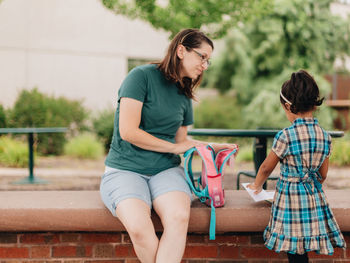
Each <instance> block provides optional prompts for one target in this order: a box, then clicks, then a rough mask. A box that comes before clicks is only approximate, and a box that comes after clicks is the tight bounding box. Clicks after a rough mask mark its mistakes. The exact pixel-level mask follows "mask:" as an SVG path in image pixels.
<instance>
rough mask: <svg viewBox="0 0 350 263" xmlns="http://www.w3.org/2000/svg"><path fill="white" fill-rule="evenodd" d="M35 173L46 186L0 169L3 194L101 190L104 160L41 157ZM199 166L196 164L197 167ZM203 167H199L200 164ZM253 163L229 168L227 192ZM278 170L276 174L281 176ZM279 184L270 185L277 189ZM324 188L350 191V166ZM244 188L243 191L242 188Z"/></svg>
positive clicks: (334, 172)
mask: <svg viewBox="0 0 350 263" xmlns="http://www.w3.org/2000/svg"><path fill="white" fill-rule="evenodd" d="M35 162H36V163H35V169H34V174H35V176H36V177H38V178H41V179H45V180H47V181H48V183H47V184H40V185H17V184H14V182H16V181H18V180H20V179H23V178H25V177H27V176H28V169H27V168H6V167H0V191H1V190H2V191H5V190H98V189H99V183H100V177H101V175H102V174H103V171H104V164H103V162H104V159H99V160H79V159H74V158H69V157H39V158H37V159H36V160H35ZM194 165H196V164H194ZM197 166H198V167H200V165H197ZM252 169H253V163H237V162H236V163H235V164H234V167H233V169H232V168H230V167H228V168H226V170H225V171H226V173H225V177H224V179H225V189H236V174H237V172H238V171H241V170H252ZM278 169H279V168H278V167H276V169H275V171H274V173H278ZM252 181H253V179H252V178H248V177H245V176H242V177H241V182H252ZM275 184H276V181H269V182H268V189H271V190H272V189H274V187H275ZM324 188H325V189H350V167H335V166H331V167H330V169H329V173H328V178H327V180H326V182H325V183H324ZM241 189H242V188H241Z"/></svg>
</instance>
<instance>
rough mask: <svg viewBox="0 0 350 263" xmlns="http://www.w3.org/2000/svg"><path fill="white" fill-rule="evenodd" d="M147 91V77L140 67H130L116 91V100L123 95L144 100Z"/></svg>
mask: <svg viewBox="0 0 350 263" xmlns="http://www.w3.org/2000/svg"><path fill="white" fill-rule="evenodd" d="M146 91H147V77H146V74H145V72H144V71H143V70H142V69H140V68H134V69H132V70H131V71H130V72H129V74H128V75H127V76H126V78H125V79H124V81H123V83H122V85H121V86H120V89H119V91H118V102H120V99H121V98H123V97H127V98H132V99H136V100H138V101H141V102H144V100H145V97H146Z"/></svg>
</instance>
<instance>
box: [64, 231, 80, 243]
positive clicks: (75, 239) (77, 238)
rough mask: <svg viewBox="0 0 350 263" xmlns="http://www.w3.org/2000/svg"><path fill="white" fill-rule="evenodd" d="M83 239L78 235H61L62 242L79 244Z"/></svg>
mask: <svg viewBox="0 0 350 263" xmlns="http://www.w3.org/2000/svg"><path fill="white" fill-rule="evenodd" d="M80 239H81V235H80V234H77V233H64V234H61V235H60V240H61V242H72V243H73V242H78V241H80Z"/></svg>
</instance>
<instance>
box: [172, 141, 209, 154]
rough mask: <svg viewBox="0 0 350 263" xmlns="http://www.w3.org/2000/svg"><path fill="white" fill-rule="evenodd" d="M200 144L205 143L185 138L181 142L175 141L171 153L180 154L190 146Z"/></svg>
mask: <svg viewBox="0 0 350 263" xmlns="http://www.w3.org/2000/svg"><path fill="white" fill-rule="evenodd" d="M202 145H205V144H203V143H201V142H197V141H191V140H185V141H182V142H178V143H175V144H174V149H173V151H172V153H174V154H181V153H184V152H186V151H187V150H189V149H191V148H192V147H196V146H202Z"/></svg>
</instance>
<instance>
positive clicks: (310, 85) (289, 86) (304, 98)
mask: <svg viewBox="0 0 350 263" xmlns="http://www.w3.org/2000/svg"><path fill="white" fill-rule="evenodd" d="M281 92H282V94H283V96H284V97H285V98H286V99H287V100H289V102H291V103H292V104H291V105H290V110H291V112H292V113H294V114H297V113H303V112H307V111H310V110H312V109H313V108H314V107H315V106H320V105H321V104H322V102H323V100H324V97H323V98H320V91H319V89H318V86H317V84H316V81H315V80H314V78H313V77H312V76H311V75H310V74H309V73H307V72H306V71H305V70H299V71H298V72H294V73H292V75H291V78H290V79H289V80H287V81H286V82H284V83H283V85H282V89H281ZM280 101H281V103H282V104H283V105H284V103H288V102H287V101H285V100H284V99H283V98H282V96H280Z"/></svg>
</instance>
